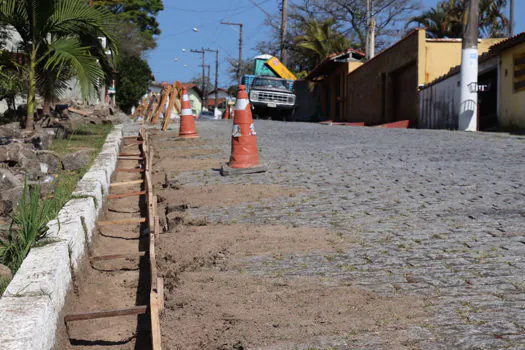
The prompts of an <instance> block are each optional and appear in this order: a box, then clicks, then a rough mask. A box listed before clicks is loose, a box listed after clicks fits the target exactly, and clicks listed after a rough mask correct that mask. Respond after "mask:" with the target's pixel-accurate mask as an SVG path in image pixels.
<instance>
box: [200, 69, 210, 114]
mask: <svg viewBox="0 0 525 350" xmlns="http://www.w3.org/2000/svg"><path fill="white" fill-rule="evenodd" d="M202 67H203V68H202V69H203V70H204V68H208V80H207V81H206V83H207V82H209V81H210V65H209V64H203V65H202ZM206 85H207V84H205V85H204V86H206ZM205 90H208V89H205ZM203 94H204V96H205V101H206V108H208V91H206V92H204V93H203Z"/></svg>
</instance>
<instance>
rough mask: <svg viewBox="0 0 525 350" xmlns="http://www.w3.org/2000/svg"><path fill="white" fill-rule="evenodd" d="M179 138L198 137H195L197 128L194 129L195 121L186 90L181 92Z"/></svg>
mask: <svg viewBox="0 0 525 350" xmlns="http://www.w3.org/2000/svg"><path fill="white" fill-rule="evenodd" d="M179 137H180V138H183V139H194V138H197V137H199V135H197V128H195V119H194V118H193V115H192V112H191V104H190V98H189V97H188V90H186V89H183V90H182V111H181V116H180V131H179Z"/></svg>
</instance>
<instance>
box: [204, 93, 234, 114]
mask: <svg viewBox="0 0 525 350" xmlns="http://www.w3.org/2000/svg"><path fill="white" fill-rule="evenodd" d="M217 91H218V92H217V104H218V106H217V108H221V109H224V108H226V104H225V102H226V101H227V100H228V99H230V98H231V97H230V95H228V90H225V89H221V88H218V89H217ZM207 105H208V109H213V108H215V90H213V91H211V92H210V93H209V94H208V96H207Z"/></svg>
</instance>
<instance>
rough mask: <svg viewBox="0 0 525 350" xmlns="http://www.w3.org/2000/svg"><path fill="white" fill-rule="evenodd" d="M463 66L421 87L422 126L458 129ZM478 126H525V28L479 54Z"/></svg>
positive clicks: (506, 127) (480, 127)
mask: <svg viewBox="0 0 525 350" xmlns="http://www.w3.org/2000/svg"><path fill="white" fill-rule="evenodd" d="M460 68H461V67H460V66H459V65H458V66H456V67H454V68H452V69H451V70H450V71H449V72H448V73H447V74H445V75H443V76H442V77H439V78H438V79H436V80H434V81H432V82H430V83H428V84H426V85H424V86H423V87H421V89H420V92H419V95H420V97H419V126H420V127H422V128H429V129H457V128H458V118H459V96H460V86H459V84H460V80H461V79H460ZM478 70H479V73H478V86H479V90H480V91H479V94H478V107H479V108H478V130H498V129H501V128H502V129H521V130H525V32H524V33H521V34H518V35H516V36H514V37H512V38H509V39H506V40H503V41H500V42H499V43H497V44H495V45H493V46H491V47H490V50H489V51H488V52H487V53H485V54H483V55H482V56H480V57H479V68H478Z"/></svg>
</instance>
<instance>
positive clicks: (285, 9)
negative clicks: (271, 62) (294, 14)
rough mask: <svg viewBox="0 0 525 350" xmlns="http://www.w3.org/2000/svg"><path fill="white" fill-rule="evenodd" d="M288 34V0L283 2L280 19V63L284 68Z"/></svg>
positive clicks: (286, 56)
mask: <svg viewBox="0 0 525 350" xmlns="http://www.w3.org/2000/svg"><path fill="white" fill-rule="evenodd" d="M287 32H288V0H283V9H282V18H281V62H282V63H283V64H284V65H285V66H286V65H287V64H288V62H287V61H288V55H287V52H286V33H287Z"/></svg>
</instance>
